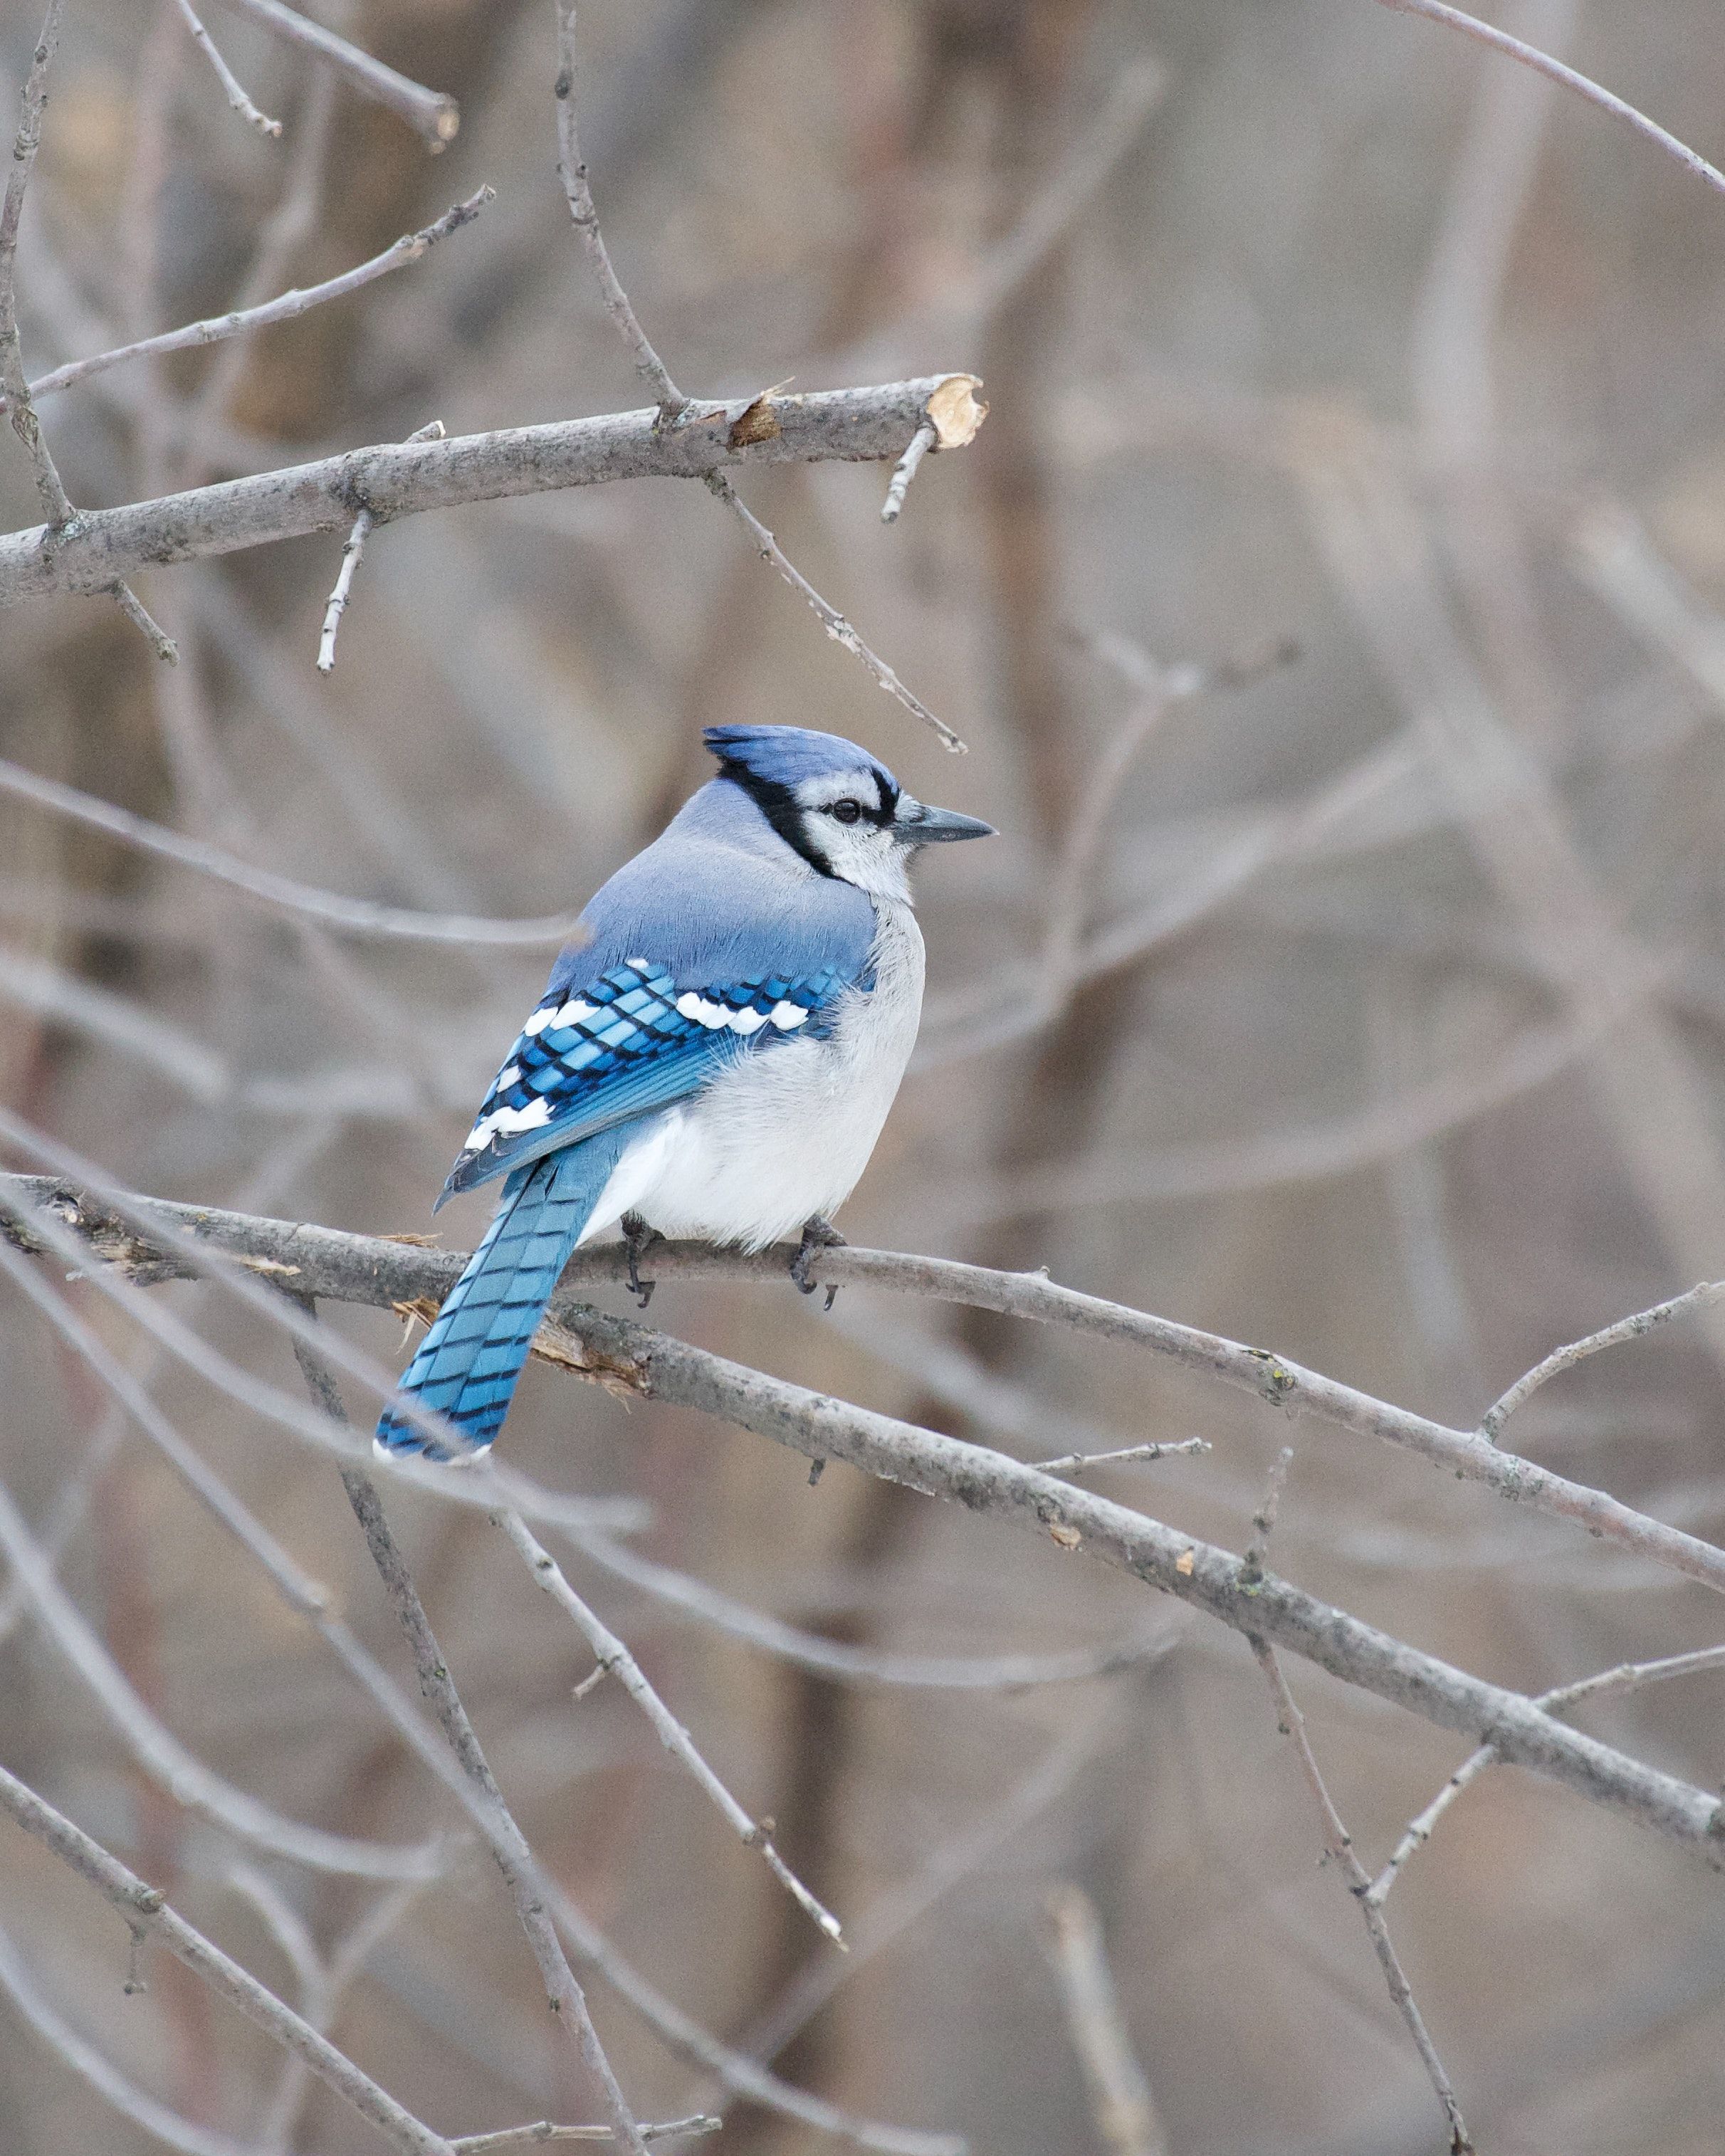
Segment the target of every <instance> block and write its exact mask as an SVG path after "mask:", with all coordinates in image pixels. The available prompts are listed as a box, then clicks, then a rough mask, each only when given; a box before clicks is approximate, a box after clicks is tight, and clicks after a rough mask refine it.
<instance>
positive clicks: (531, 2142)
mask: <svg viewBox="0 0 1725 2156" xmlns="http://www.w3.org/2000/svg"><path fill="white" fill-rule="evenodd" d="M724 2123H725V2122H724V2120H723V2119H722V2118H715V2117H713V2115H712V2114H711V2112H705V2111H698V2112H696V2113H695V2114H694V2116H693V2117H690V2118H667V2119H665V2120H663V2121H661V2122H660V2123H659V2124H657V2125H654V2126H649V2125H648V2124H647V2123H645V2122H644V2121H643V2123H642V2126H641V2138H642V2140H643V2141H670V2140H674V2139H675V2138H676V2137H677V2136H678V2135H680V2134H689V2135H691V2136H692V2135H695V2134H699V2133H718V2131H719V2130H720V2128H721V2127H722V2126H723V2125H724ZM616 2138H617V2136H616V2133H615V2132H614V2129H613V2128H610V2127H608V2126H553V2125H552V2123H551V2121H550V2120H549V2119H548V2118H542V2119H541V2120H540V2121H539V2122H538V2123H537V2124H536V2125H533V2126H506V2127H505V2128H504V2129H503V2131H502V2132H501V2133H464V2134H463V2135H462V2136H461V2138H460V2139H459V2141H452V2142H451V2143H449V2146H450V2147H451V2148H454V2149H457V2150H459V2156H493V2152H494V2151H495V2150H497V2149H501V2148H523V2147H526V2148H542V2147H543V2146H544V2145H545V2143H547V2142H552V2141H614V2140H615V2139H616Z"/></svg>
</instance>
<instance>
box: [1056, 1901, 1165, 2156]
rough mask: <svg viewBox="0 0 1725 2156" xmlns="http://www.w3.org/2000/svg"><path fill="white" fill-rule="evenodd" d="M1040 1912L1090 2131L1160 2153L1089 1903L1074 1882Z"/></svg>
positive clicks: (1138, 2153) (1159, 2136)
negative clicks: (1087, 2104) (1085, 2099)
mask: <svg viewBox="0 0 1725 2156" xmlns="http://www.w3.org/2000/svg"><path fill="white" fill-rule="evenodd" d="M1045 1914H1046V1916H1047V1919H1048V1936H1047V1938H1046V1939H1045V1942H1044V1950H1045V1953H1047V1955H1048V1960H1049V1966H1050V1968H1051V1969H1053V1971H1054V1974H1055V1983H1056V1984H1058V1985H1059V1987H1060V2004H1061V2005H1062V2006H1063V2007H1064V2008H1065V2015H1066V2026H1067V2028H1068V2029H1069V2030H1070V2031H1071V2035H1072V2047H1073V2049H1074V2050H1075V2051H1076V2052H1077V2054H1078V2061H1079V2064H1080V2065H1081V2066H1082V2067H1083V2069H1084V2080H1085V2086H1086V2088H1087V2089H1088V2090H1089V2092H1090V2102H1091V2112H1092V2113H1093V2114H1094V2116H1095V2118H1096V2132H1097V2133H1098V2135H1099V2136H1100V2137H1101V2141H1102V2143H1103V2145H1104V2146H1105V2147H1106V2148H1111V2149H1112V2150H1114V2151H1115V2152H1116V2156H1167V2149H1168V2141H1167V2138H1166V2136H1165V2135H1164V2134H1163V2130H1162V2123H1161V2121H1160V2120H1159V2119H1158V2117H1157V2116H1156V2104H1155V2101H1154V2099H1153V2097H1152V2096H1151V2093H1150V2083H1149V2082H1148V2080H1147V2077H1146V2076H1145V2073H1144V2069H1143V2068H1142V2066H1140V2065H1139V2063H1138V2061H1137V2056H1136V2054H1135V2053H1134V2052H1133V2050H1132V2038H1131V2036H1130V2035H1128V2034H1127V2026H1126V2019H1125V2016H1124V2015H1122V2012H1121V2010H1120V1994H1119V1993H1118V1992H1117V1990H1116V1989H1115V1988H1114V1978H1113V1974H1112V1973H1111V1970H1110V1969H1109V1967H1108V1956H1107V1951H1106V1946H1105V1944H1104V1942H1103V1938H1102V1920H1101V1917H1099V1916H1097V1914H1096V1904H1095V1902H1092V1901H1091V1898H1090V1897H1089V1895H1088V1894H1086V1892H1084V1890H1083V1889H1082V1887H1079V1886H1056V1887H1055V1888H1054V1890H1053V1891H1052V1892H1050V1895H1049V1897H1048V1899H1047V1902H1046V1903H1045Z"/></svg>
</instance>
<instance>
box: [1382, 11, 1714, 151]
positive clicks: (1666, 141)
mask: <svg viewBox="0 0 1725 2156" xmlns="http://www.w3.org/2000/svg"><path fill="white" fill-rule="evenodd" d="M1378 6H1379V7H1380V8H1389V9H1391V10H1392V11H1393V12H1394V13H1396V14H1398V15H1420V16H1423V17H1424V18H1425V20H1426V21H1427V22H1428V23H1443V24H1444V25H1445V28H1448V29H1451V30H1459V31H1460V32H1461V35H1462V36H1463V37H1464V38H1473V39H1474V40H1475V41H1476V43H1477V44H1482V45H1489V46H1490V47H1491V50H1492V51H1493V52H1497V53H1502V54H1506V55H1507V57H1508V58H1509V59H1512V60H1518V61H1520V63H1521V64H1522V66H1523V67H1527V68H1532V69H1533V71H1534V73H1535V74H1543V76H1544V77H1545V78H1546V80H1548V82H1554V83H1557V84H1558V85H1560V86H1561V87H1562V88H1563V89H1564V90H1573V91H1574V93H1575V95H1577V96H1578V97H1583V98H1585V99H1586V100H1587V102H1588V103H1589V105H1597V106H1598V107H1599V110H1600V111H1601V112H1604V113H1606V114H1608V115H1609V116H1610V117H1611V118H1612V119H1613V120H1615V121H1620V122H1621V123H1622V125H1623V126H1625V127H1628V128H1630V129H1631V130H1633V131H1634V132H1635V134H1637V135H1640V136H1642V137H1643V138H1644V139H1645V141H1649V142H1652V143H1654V144H1656V146H1658V147H1659V148H1660V149H1661V150H1663V151H1665V153H1666V157H1673V158H1675V159H1676V162H1678V164H1680V165H1681V166H1682V167H1683V169H1684V170H1685V171H1686V172H1692V173H1693V174H1694V176H1695V177H1696V178H1697V179H1698V180H1700V181H1702V182H1703V183H1704V184H1705V185H1706V186H1707V187H1712V189H1713V190H1714V191H1715V193H1718V194H1725V172H1720V171H1719V170H1718V168H1717V167H1716V166H1713V165H1710V164H1709V163H1708V162H1707V159H1706V158H1705V157H1697V155H1696V153H1695V151H1693V150H1692V149H1691V148H1690V147H1689V146H1688V144H1687V143H1686V142H1680V141H1678V140H1677V138H1676V136H1675V135H1668V134H1666V131H1665V129H1664V128H1663V127H1661V126H1659V125H1658V124H1657V122H1656V121H1651V120H1650V119H1649V118H1648V117H1647V115H1646V114H1645V112H1638V111H1637V110H1635V106H1634V105H1626V104H1625V102H1624V100H1622V98H1620V97H1618V96H1616V95H1614V94H1613V93H1612V92H1611V91H1610V90H1606V89H1604V88H1602V87H1601V85H1599V84H1598V83H1596V82H1594V81H1593V80H1590V79H1589V77H1588V76H1586V75H1584V74H1577V73H1576V71H1575V69H1574V68H1572V67H1565V66H1564V64H1563V62H1562V61H1561V60H1558V59H1553V58H1552V56H1551V54H1549V53H1543V52H1541V51H1540V50H1539V49H1538V46H1537V45H1529V44H1523V43H1522V40H1521V38H1512V37H1511V35H1510V34H1509V33H1508V31H1507V30H1499V29H1495V28H1493V27H1492V26H1491V23H1482V22H1481V21H1480V19H1479V18H1478V17H1477V16H1476V15H1465V14H1463V13H1462V12H1461V9H1460V8H1450V7H1446V6H1445V4H1444V0H1378Z"/></svg>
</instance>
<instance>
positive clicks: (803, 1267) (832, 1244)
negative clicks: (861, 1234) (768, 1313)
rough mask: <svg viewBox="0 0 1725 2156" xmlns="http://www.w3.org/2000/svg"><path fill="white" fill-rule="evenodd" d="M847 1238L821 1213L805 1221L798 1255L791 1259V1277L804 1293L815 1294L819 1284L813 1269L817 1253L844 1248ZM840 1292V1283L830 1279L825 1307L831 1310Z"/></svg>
mask: <svg viewBox="0 0 1725 2156" xmlns="http://www.w3.org/2000/svg"><path fill="white" fill-rule="evenodd" d="M844 1244H845V1238H844V1237H843V1236H842V1235H840V1234H839V1231H838V1229H836V1228H835V1227H834V1225H833V1224H832V1222H831V1221H830V1220H823V1219H821V1217H820V1215H819V1213H816V1214H814V1215H813V1216H812V1217H811V1218H810V1219H807V1220H805V1221H804V1222H803V1240H802V1241H801V1242H800V1243H799V1244H798V1246H797V1255H796V1256H795V1257H793V1259H792V1260H791V1278H792V1279H793V1281H795V1282H796V1283H797V1287H798V1292H799V1293H801V1294H803V1295H813V1294H814V1291H815V1289H816V1288H817V1287H818V1286H819V1281H816V1280H815V1279H814V1276H813V1275H812V1273H811V1271H810V1270H809V1269H810V1267H811V1266H812V1265H813V1264H814V1259H815V1255H816V1253H817V1252H818V1251H821V1250H842V1249H843V1247H844ZM838 1292H839V1283H838V1282H837V1281H828V1283H827V1299H826V1302H825V1305H824V1307H825V1308H826V1309H828V1310H830V1309H831V1308H832V1306H833V1302H834V1297H835V1296H837V1295H838Z"/></svg>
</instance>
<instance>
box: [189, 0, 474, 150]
mask: <svg viewBox="0 0 1725 2156" xmlns="http://www.w3.org/2000/svg"><path fill="white" fill-rule="evenodd" d="M223 4H224V5H225V6H227V7H229V8H233V9H234V11H235V13H238V14H241V15H249V16H250V17H251V18H252V20H253V21H254V23H262V24H263V25H264V28H265V29H267V30H270V31H273V32H274V33H275V35H276V36H277V37H278V38H282V39H283V40H284V41H285V43H287V44H292V45H298V46H299V47H300V49H302V50H303V51H305V52H309V53H311V54H315V55H316V58H317V59H320V60H321V61H323V62H324V63H325V64H326V65H327V66H330V67H333V68H335V69H337V70H339V72H340V73H341V75H342V76H343V77H344V78H345V79H346V80H347V82H348V83H349V84H350V85H351V86H352V88H353V89H355V90H357V91H358V92H359V94H360V95H361V96H362V97H368V98H370V99H371V100H372V103H373V104H374V105H386V106H388V109H389V110H390V111H392V112H393V113H396V114H398V115H399V116H400V117H401V118H402V119H403V120H405V121H407V123H408V126H410V127H412V128H413V129H414V130H415V131H417V132H418V134H420V135H422V136H424V138H425V141H426V142H427V144H428V145H429V147H430V149H431V151H432V152H433V154H434V155H435V153H436V152H437V151H439V150H442V149H444V148H445V147H446V146H447V145H448V144H449V143H451V142H453V141H454V139H455V136H456V133H457V131H459V127H460V126H461V112H460V108H459V106H458V105H457V104H456V102H455V100H454V98H453V97H445V96H444V95H443V94H442V92H441V91H439V90H427V89H426V88H425V87H424V85H423V84H421V83H417V82H414V81H413V80H410V79H409V77H408V76H407V75H404V74H397V72H396V71H395V69H393V67H386V66H385V65H384V64H383V63H382V60H377V59H372V55H371V54H369V53H367V52H362V51H361V50H360V49H359V47H358V46H357V45H352V44H349V43H348V42H347V38H339V37H337V36H336V33H335V32H334V31H333V30H326V29H325V28H324V26H323V25H322V23H314V22H312V21H311V18H309V17H307V16H305V15H297V14H295V13H294V11H293V9H292V8H284V7H283V6H282V5H281V4H280V0H223Z"/></svg>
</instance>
